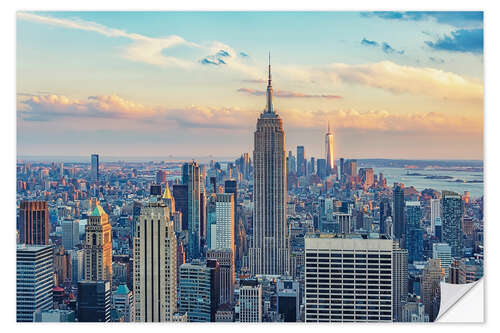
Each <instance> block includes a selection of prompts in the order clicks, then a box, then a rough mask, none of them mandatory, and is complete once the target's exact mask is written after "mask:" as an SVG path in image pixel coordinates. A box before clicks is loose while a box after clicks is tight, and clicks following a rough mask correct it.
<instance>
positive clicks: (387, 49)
mask: <svg viewBox="0 0 500 333" xmlns="http://www.w3.org/2000/svg"><path fill="white" fill-rule="evenodd" d="M361 45H364V46H369V47H379V46H380V48H381V50H382V51H384V53H386V54H404V53H405V51H403V50H396V49H394V48H392V47H391V46H390V45H389V43H387V42H382V43H379V42H377V41H374V40H369V39H366V38H363V39H362V40H361Z"/></svg>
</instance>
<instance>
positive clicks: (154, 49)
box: [17, 12, 260, 78]
mask: <svg viewBox="0 0 500 333" xmlns="http://www.w3.org/2000/svg"><path fill="white" fill-rule="evenodd" d="M17 18H18V19H21V20H25V21H30V22H36V23H41V24H46V25H52V26H58V27H63V28H67V29H76V30H83V31H91V32H95V33H98V34H101V35H103V36H107V37H112V38H125V39H128V40H130V41H131V43H130V44H129V45H127V46H125V47H124V49H123V50H122V54H121V56H122V57H123V58H125V59H127V60H130V61H134V62H141V63H146V64H150V65H155V66H160V67H168V66H171V67H181V68H184V69H192V68H196V66H197V65H200V64H201V65H217V66H218V65H228V66H224V67H227V68H230V69H232V70H234V71H237V72H240V73H242V74H244V75H246V76H250V77H252V78H258V77H259V76H260V71H259V70H257V69H256V68H254V67H251V66H248V65H247V64H243V63H241V62H239V60H238V59H241V58H244V57H236V56H234V55H235V54H239V53H238V52H236V51H235V50H233V49H232V48H231V47H230V46H228V45H225V44H223V43H221V42H218V41H211V42H202V43H194V42H191V41H187V40H185V39H184V38H182V37H180V36H176V35H170V36H166V37H148V36H144V35H141V34H137V33H129V32H126V31H124V30H120V29H114V28H109V27H107V26H104V25H101V24H98V23H95V22H91V21H84V20H80V19H66V18H57V17H50V16H43V15H37V14H32V13H28V12H18V13H17ZM178 46H184V47H188V48H190V50H191V51H192V52H193V53H196V54H198V53H199V55H198V56H196V55H193V56H192V59H190V58H189V57H186V59H183V58H179V57H174V56H170V55H168V51H169V49H171V48H173V47H178ZM206 54H209V55H208V56H202V55H206ZM200 56H202V59H201V60H199V59H200ZM197 59H198V60H197ZM217 66H215V67H217Z"/></svg>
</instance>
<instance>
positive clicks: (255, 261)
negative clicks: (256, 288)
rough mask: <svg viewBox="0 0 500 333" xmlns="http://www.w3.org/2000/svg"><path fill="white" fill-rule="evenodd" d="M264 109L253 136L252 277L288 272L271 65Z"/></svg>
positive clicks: (281, 152) (282, 164)
mask: <svg viewBox="0 0 500 333" xmlns="http://www.w3.org/2000/svg"><path fill="white" fill-rule="evenodd" d="M266 97H267V106H266V109H265V110H264V112H262V113H261V114H260V117H259V119H258V120H257V130H256V131H255V135H254V152H253V158H254V173H253V188H254V190H253V200H254V206H253V244H252V247H251V248H250V249H249V266H250V267H249V268H250V272H251V273H252V274H270V275H278V274H286V273H288V272H289V246H288V240H287V227H286V156H285V132H284V131H283V121H282V120H281V118H280V116H279V115H278V114H276V113H275V111H274V107H273V88H272V85H271V62H270V61H269V79H268V84H267V93H266Z"/></svg>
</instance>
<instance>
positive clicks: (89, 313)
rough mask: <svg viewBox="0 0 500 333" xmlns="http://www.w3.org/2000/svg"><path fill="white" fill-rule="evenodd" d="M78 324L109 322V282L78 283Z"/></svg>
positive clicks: (85, 281) (83, 281)
mask: <svg viewBox="0 0 500 333" xmlns="http://www.w3.org/2000/svg"><path fill="white" fill-rule="evenodd" d="M77 303H78V309H77V316H78V321H79V322H109V321H110V320H111V282H110V281H107V280H106V281H105V280H100V281H89V280H82V281H79V282H78V302H77Z"/></svg>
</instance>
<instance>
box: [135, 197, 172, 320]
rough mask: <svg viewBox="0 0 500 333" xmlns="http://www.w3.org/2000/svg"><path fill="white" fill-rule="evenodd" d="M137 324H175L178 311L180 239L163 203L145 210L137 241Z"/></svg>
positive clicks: (142, 210) (141, 218)
mask: <svg viewBox="0 0 500 333" xmlns="http://www.w3.org/2000/svg"><path fill="white" fill-rule="evenodd" d="M134 299H135V314H134V316H135V321H137V322H165V321H172V318H173V315H174V313H175V312H176V311H177V239H176V236H175V233H174V225H173V222H172V221H171V220H170V210H169V208H168V207H167V206H166V205H164V204H163V203H153V202H151V203H149V204H148V205H146V206H144V207H142V209H141V215H140V217H139V225H138V226H137V233H136V237H135V238H134Z"/></svg>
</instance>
